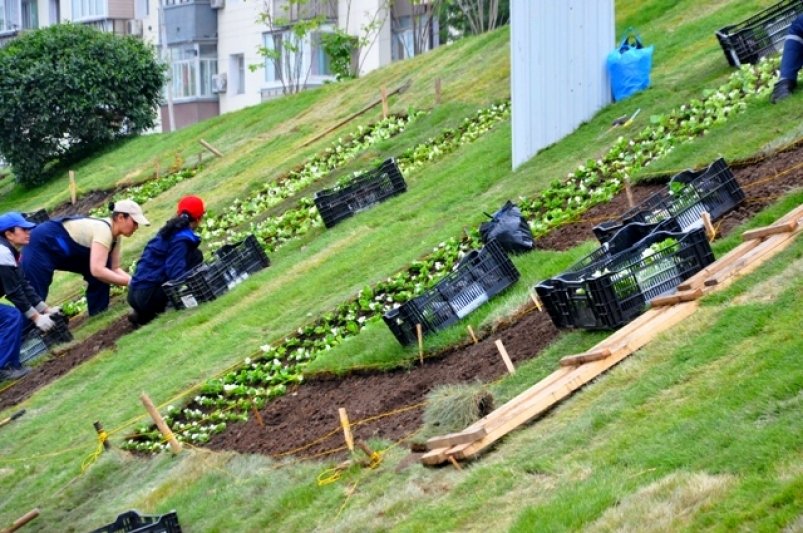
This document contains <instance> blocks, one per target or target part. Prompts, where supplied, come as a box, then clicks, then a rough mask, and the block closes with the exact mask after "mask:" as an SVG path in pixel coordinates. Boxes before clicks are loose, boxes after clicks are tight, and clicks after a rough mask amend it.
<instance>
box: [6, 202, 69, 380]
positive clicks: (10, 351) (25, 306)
mask: <svg viewBox="0 0 803 533" xmlns="http://www.w3.org/2000/svg"><path fill="white" fill-rule="evenodd" d="M34 226H36V224H33V223H31V222H29V221H27V220H25V218H24V217H23V216H22V215H21V214H19V213H16V212H11V213H4V214H2V215H0V297H3V296H5V297H6V298H7V299H8V300H9V301H10V302H11V303H13V304H14V307H11V306H10V305H2V304H0V380H4V379H18V378H21V377H23V376H24V375H26V374H27V373H28V372H30V369H28V368H25V367H23V366H22V365H21V364H20V346H21V345H22V330H23V326H24V323H25V319H29V320H33V322H34V323H35V324H36V327H38V328H39V329H40V330H42V331H49V330H50V329H51V328H53V326H54V325H55V323H54V322H53V319H52V318H50V315H51V314H53V313H57V312H58V311H59V309H58V308H56V307H49V306H48V305H47V304H46V303H45V302H44V301H43V300H42V298H40V297H39V295H38V294H36V292H35V291H34V290H33V288H32V287H31V284H30V283H28V281H27V280H26V279H25V277H24V276H23V274H22V270H21V269H20V268H19V260H20V251H19V250H20V248H22V247H23V246H25V245H26V244H28V241H29V240H30V238H31V229H32V228H33V227H34Z"/></svg>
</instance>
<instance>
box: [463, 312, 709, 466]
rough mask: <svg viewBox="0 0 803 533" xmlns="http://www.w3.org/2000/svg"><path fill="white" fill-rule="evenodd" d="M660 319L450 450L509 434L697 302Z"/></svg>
mask: <svg viewBox="0 0 803 533" xmlns="http://www.w3.org/2000/svg"><path fill="white" fill-rule="evenodd" d="M664 309H666V311H665V312H664V313H662V315H661V317H660V318H661V320H660V321H658V322H659V323H656V324H653V327H651V328H648V327H642V328H640V330H639V331H637V332H633V333H632V335H631V338H630V340H629V341H628V342H627V344H626V346H625V347H623V348H620V349H619V350H617V351H615V352H613V353H612V354H611V355H610V357H608V358H606V359H602V360H600V361H594V362H591V363H588V364H585V365H582V366H580V367H577V368H575V369H574V370H573V371H572V372H570V373H569V374H567V375H566V376H564V378H563V379H561V380H559V381H557V382H555V383H554V384H553V385H552V386H551V387H548V388H547V389H544V390H542V391H541V393H540V394H538V395H537V396H536V397H535V398H533V399H532V401H530V402H529V403H528V404H527V405H526V406H520V409H519V410H518V411H516V412H513V413H511V415H510V417H509V418H508V419H507V420H505V421H503V422H501V423H499V424H496V425H494V426H488V428H487V429H488V434H487V435H486V436H485V437H483V438H482V439H480V440H478V441H476V442H473V443H471V444H468V445H464V446H462V447H461V449H460V451H459V452H457V453H450V455H453V456H455V457H456V458H457V459H470V458H472V457H474V456H476V455H477V454H479V453H481V452H482V451H483V450H485V449H486V448H488V447H489V446H490V445H491V444H493V443H494V442H496V441H497V440H499V439H500V438H502V437H503V436H505V435H506V434H507V433H509V432H510V431H512V430H514V429H516V428H517V427H519V426H520V425H522V424H524V423H526V422H527V421H529V420H531V419H532V418H534V417H535V416H537V415H539V414H541V413H543V412H544V411H546V410H547V409H549V408H551V407H552V406H554V405H555V404H556V403H558V402H559V401H561V400H563V399H564V398H566V397H567V396H569V395H570V394H571V393H572V392H574V391H575V390H577V389H578V388H580V387H582V386H583V385H584V384H586V383H588V382H589V381H591V380H593V379H595V378H596V377H597V376H599V375H600V374H601V373H603V372H605V371H606V370H608V369H609V368H611V367H612V366H614V365H615V364H616V363H618V362H620V361H621V360H622V359H624V358H625V357H627V356H628V355H630V354H631V353H633V352H634V351H636V350H637V349H639V348H641V347H642V346H644V345H645V344H647V343H648V342H649V341H650V340H652V339H653V338H655V336H656V335H658V334H660V333H663V332H664V331H666V330H668V329H670V328H672V327H674V326H675V325H676V324H677V323H679V322H681V321H682V320H684V319H686V318H687V317H689V316H690V315H691V314H693V313H694V312H695V311H696V310H697V302H685V303H681V304H679V305H676V306H674V307H667V308H664Z"/></svg>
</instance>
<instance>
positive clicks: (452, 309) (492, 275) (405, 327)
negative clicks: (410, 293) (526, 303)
mask: <svg viewBox="0 0 803 533" xmlns="http://www.w3.org/2000/svg"><path fill="white" fill-rule="evenodd" d="M518 279H519V271H518V270H516V267H515V266H514V265H513V263H512V262H511V261H510V259H509V258H508V256H507V255H506V254H505V251H504V250H503V249H502V247H501V246H500V245H499V243H497V242H496V241H495V240H492V241H490V242H488V243H487V244H486V245H485V246H484V247H483V248H482V249H481V250H473V251H472V252H470V253H468V254H467V255H466V256H465V257H464V258H463V259H462V260H461V261H460V263H459V264H458V266H457V268H456V269H455V270H454V271H453V272H450V273H449V274H447V275H446V276H445V277H444V278H442V279H441V280H440V281H438V283H437V284H435V286H434V287H432V288H431V289H429V290H428V291H426V292H425V293H424V294H422V295H420V296H417V297H416V298H413V299H412V300H410V301H408V302H405V303H404V304H402V305H401V306H400V307H397V308H395V309H391V310H390V311H388V312H387V313H385V314H384V316H383V317H382V318H383V319H384V321H385V324H387V326H388V328H390V331H391V332H392V333H393V335H394V336H395V337H396V339H397V340H398V341H399V342H400V343H401V344H402V345H408V344H411V343H413V342H415V341H416V339H417V338H418V334H417V332H416V324H421V329H422V335H425V334H427V333H429V332H434V331H438V330H441V329H443V328H445V327H447V326H450V325H452V324H454V323H455V322H457V321H458V320H460V319H461V318H463V317H464V316H466V315H468V314H469V313H471V312H472V311H473V310H474V309H476V308H477V307H479V306H480V305H482V304H483V303H485V302H487V301H488V300H489V299H490V298H492V297H493V296H495V295H497V294H499V293H500V292H502V291H503V290H505V289H506V288H507V287H509V286H510V285H512V284H513V283H515V282H516V281H517V280H518Z"/></svg>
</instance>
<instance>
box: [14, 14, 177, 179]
mask: <svg viewBox="0 0 803 533" xmlns="http://www.w3.org/2000/svg"><path fill="white" fill-rule="evenodd" d="M164 82H165V66H164V65H163V64H161V63H160V62H158V60H157V59H156V55H155V54H154V52H153V49H152V47H150V46H149V45H146V44H144V43H143V42H142V41H140V40H138V39H135V38H133V37H118V36H115V35H112V34H109V33H103V32H100V31H98V30H96V29H94V28H91V27H88V26H82V25H76V24H57V25H54V26H49V27H47V28H43V29H39V30H34V31H31V32H26V33H23V34H22V35H21V36H20V37H19V38H17V39H15V40H13V41H11V42H10V43H9V44H8V45H7V46H5V47H4V48H0V154H3V157H5V159H6V160H7V161H8V162H9V163H10V164H11V166H12V168H13V170H14V175H15V177H16V179H17V181H19V182H20V183H22V184H23V185H27V186H31V185H36V184H39V183H42V182H44V181H46V179H47V178H48V172H47V170H49V169H50V168H52V167H53V165H54V164H57V163H68V162H70V161H74V160H76V159H79V158H82V157H85V156H86V155H88V154H90V153H92V152H94V151H97V150H98V149H100V148H102V147H103V146H104V145H106V144H108V143H109V142H111V141H114V140H116V139H119V138H122V137H126V136H131V135H135V134H137V133H140V132H142V131H143V130H145V129H147V128H150V127H152V126H153V125H154V119H155V116H156V108H157V106H158V104H159V103H160V99H161V91H162V87H163V85H164Z"/></svg>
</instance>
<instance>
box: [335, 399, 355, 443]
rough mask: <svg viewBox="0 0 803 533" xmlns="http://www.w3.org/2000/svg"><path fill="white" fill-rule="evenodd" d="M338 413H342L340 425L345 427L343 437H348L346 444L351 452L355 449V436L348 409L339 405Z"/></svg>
mask: <svg viewBox="0 0 803 533" xmlns="http://www.w3.org/2000/svg"><path fill="white" fill-rule="evenodd" d="M337 413H338V414H339V415H340V427H342V428H343V437H344V438H345V439H346V446H348V449H349V451H350V452H353V451H354V436H353V435H352V434H351V424H350V423H349V415H348V414H347V413H346V409H345V408H343V407H339V408H338V409H337Z"/></svg>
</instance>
